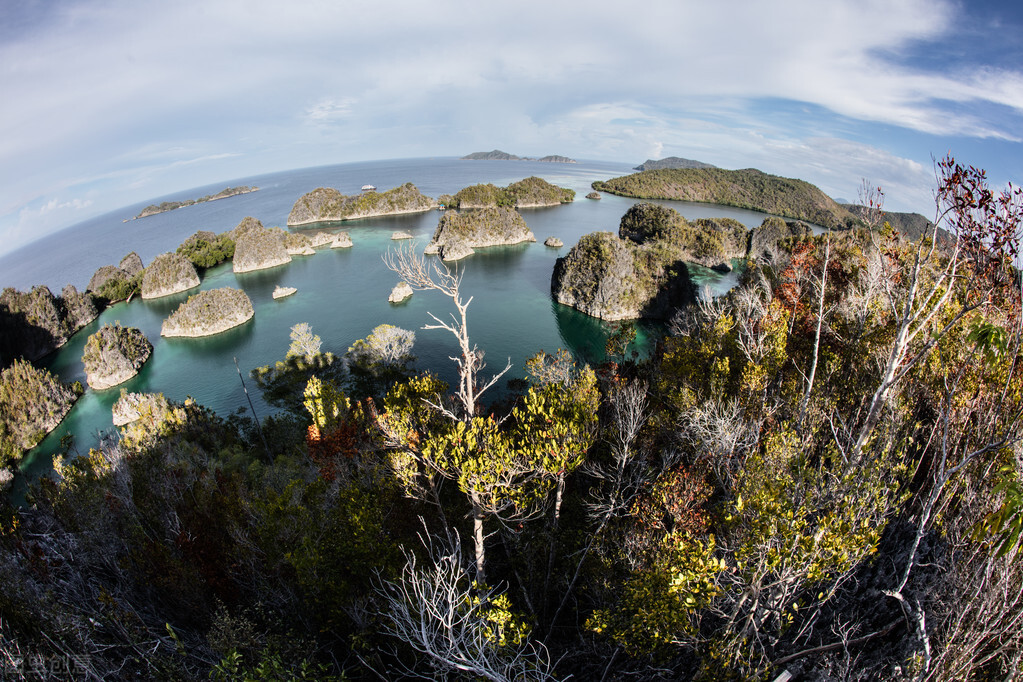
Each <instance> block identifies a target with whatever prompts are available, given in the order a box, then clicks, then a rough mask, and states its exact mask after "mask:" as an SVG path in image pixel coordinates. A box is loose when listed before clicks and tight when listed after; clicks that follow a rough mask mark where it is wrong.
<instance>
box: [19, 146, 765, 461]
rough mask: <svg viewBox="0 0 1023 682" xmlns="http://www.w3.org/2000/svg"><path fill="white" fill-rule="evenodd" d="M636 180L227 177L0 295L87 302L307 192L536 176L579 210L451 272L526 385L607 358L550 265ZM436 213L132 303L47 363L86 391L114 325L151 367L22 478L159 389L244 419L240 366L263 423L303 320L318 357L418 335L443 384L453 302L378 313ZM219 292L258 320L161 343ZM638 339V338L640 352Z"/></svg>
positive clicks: (84, 236)
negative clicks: (534, 372)
mask: <svg viewBox="0 0 1023 682" xmlns="http://www.w3.org/2000/svg"><path fill="white" fill-rule="evenodd" d="M631 172H633V171H632V169H631V165H629V164H622V163H606V162H586V161H583V162H579V163H577V164H559V163H539V162H530V161H462V160H459V159H455V158H433V159H400V160H390V161H373V162H360V163H351V164H341V165H335V166H323V167H318V168H306V169H301V170H292V171H286V172H280V173H272V174H267V175H260V176H254V177H247V178H237V179H233V180H228V181H225V182H221V183H218V184H216V185H207V186H204V187H196V188H194V189H190V190H187V191H184V192H180V193H176V194H173V195H168V196H164V197H157V198H154V199H151V200H148V201H145V202H142V203H139V204H137V205H134V206H126V207H124V208H123V209H119V210H117V211H114V212H112V213H109V214H107V215H104V216H101V217H98V218H94V219H92V220H88V221H86V222H83V223H80V224H78V225H75V226H73V227H70V228H67V229H66V230H63V231H61V232H59V233H56V234H54V235H51V236H48V237H45V238H43V239H40V240H39V241H37V242H34V243H32V244H29V245H28V246H25V247H23V248H21V249H20V250H18V251H16V252H14V253H11V254H8V255H6V256H4V257H2V258H0V287H7V286H13V287H15V288H18V289H21V290H27V289H29V288H31V287H32V286H33V285H36V284H45V285H47V286H49V287H50V289H51V290H52V291H53V292H54V293H55V294H58V293H59V291H60V289H61V288H62V287H63V286H64V285H65V284H74V285H75V286H76V287H78V288H79V289H84V288H85V285H86V284H87V283H88V281H89V278H90V277H91V276H92V273H93V272H94V271H95V270H96V269H97V268H99V267H100V266H103V265H116V264H117V263H118V262H119V261H120V260H121V258H122V257H123V256H124V255H125V254H127V253H128V252H130V251H135V252H136V253H138V254H139V256H141V257H142V261H143V263H145V264H146V265H148V264H149V263H150V262H151V261H152V259H153V257H154V256H156V255H158V254H160V253H163V252H166V251H173V250H174V249H175V248H177V246H178V245H179V244H180V243H181V242H182V241H184V239H185V238H187V237H188V236H189V235H191V234H193V233H194V232H196V231H197V230H209V231H212V232H218V233H219V232H223V231H226V230H230V229H232V228H233V227H234V226H235V225H237V224H238V222H239V221H240V220H241V219H242V218H244V217H246V216H253V217H255V218H258V219H259V220H261V221H262V222H263V224H264V225H266V226H267V227H271V226H274V225H279V226H281V227H285V226H286V222H287V216H288V213H289V212H290V211H291V207H292V206H293V205H294V203H295V201H296V200H297V199H298V198H299V197H301V196H302V195H303V194H305V193H306V192H308V191H310V190H312V189H315V188H317V187H334V188H336V189H338V190H340V191H341V192H342V193H344V194H354V193H358V192H359V190H360V188H361V187H362V186H363V185H365V184H372V185H375V186H376V187H377V188H378V189H379V190H380V191H384V190H387V189H390V188H392V187H396V186H398V185H400V184H403V183H405V182H412V183H414V184H415V185H416V186H417V187H418V188H419V190H420V191H421V192H422V193H423V194H426V195H428V196H431V197H435V198H436V197H437V196H439V195H441V194H445V193H448V194H454V193H455V192H457V191H458V190H459V189H462V188H463V187H466V186H469V185H473V184H477V183H486V182H491V183H494V184H496V185H499V186H504V185H507V184H509V183H511V182H515V181H517V180H521V179H523V178H526V177H529V176H532V175H536V176H539V177H542V178H544V179H545V180H547V181H548V182H551V183H554V184H556V185H559V186H562V187H568V188H570V189H573V190H575V192H576V199H575V202H574V203H572V204H566V205H562V206H556V207H551V208H542V209H524V210H522V215H523V217H524V218H525V220H526V223H527V224H528V225H529V227H530V229H532V231H533V233H534V234H535V235H536V238H537V240H538V241H537V242H536V243H531V244H521V245H516V246H510V247H494V248H490V249H480V250H477V253H476V254H475V255H473V256H470V257H469V258H466V259H464V260H463V261H460V262H459V264H458V268H460V269H462V270H463V272H464V279H463V284H462V290H463V292H464V293H465V295H466V296H472V297H473V300H472V304H471V305H470V307H469V333H470V338H471V339H472V341H473V342H475V343H476V344H477V345H478V346H479V347H480V348H481V349H483V350H484V351H485V352H486V357H487V360H488V364H489V368H488V369H491V370H494V371H499V370H500V369H502V368H503V367H504V365H505V363H506V361H507V360H508V359H510V360H511V362H512V365H513V367H512V370H511V371H510V372H509V374H508V375H506V378H512V377H521V376H523V367H524V363H525V360H526V359H527V358H528V357H530V356H531V355H533V354H535V353H536V352H537V351H539V350H541V349H542V350H546V351H555V350H557V349H558V348H567V349H569V350H571V351H572V352H573V353H574V354H575V355H576V356H577V357H578V358H581V359H583V360H586V361H589V362H595V361H599V360H600V359H601V358H602V356H603V348H604V343H605V340H606V337H607V334H608V331H609V329H610V326H609V325H605V324H604V323H601V322H600V321H598V320H595V319H593V318H590V317H588V316H586V315H583V314H581V313H579V312H577V311H575V310H573V309H571V308H566V307H564V306H561V305H558V304H556V303H554V302H553V301H552V299H551V295H550V280H551V272H552V270H553V267H554V262H555V260H556V259H557V258H558V256H561V255H564V254H565V253H567V252H568V250H569V248H571V246H572V245H574V244H575V243H576V241H577V240H578V239H579V237H581V236H582V235H584V234H587V233H589V232H594V231H597V230H606V231H613V232H617V230H618V223H619V221H620V219H621V217H622V215H623V214H624V213H625V212H626V211H627V210H628V208H629V207H630V206H632V205H633V204H634V203H636V200H634V199H626V198H622V197H615V196H612V195H609V194H605V195H603V198H602V199H601V200H599V201H596V200H591V199H586V198H585V196H586V194H587V193H588V192H589V191H590V183H591V182H593V181H594V180H605V179H608V178H611V177H617V176H620V175H627V174H629V173H631ZM239 185H254V186H258V187H259V188H260V189H259V191H257V192H253V193H250V194H244V195H240V196H235V197H230V198H227V199H222V200H218V201H214V202H208V203H202V204H196V205H194V206H189V207H185V208H180V209H177V210H174V211H169V212H166V213H162V214H159V215H155V216H150V217H148V218H142V219H139V220H128V221H127V222H125V219H127V218H131V217H132V216H134V215H136V214H138V213H139V211H141V209H142V208H143V207H145V206H146V205H148V204H152V203H159V202H160V201H172V200H186V199H194V198H197V197H200V196H204V195H207V194H211V193H215V192H217V191H219V190H221V189H223V188H225V187H236V186H239ZM658 203H663V204H665V205H669V206H672V207H674V208H675V209H676V210H678V211H679V212H680V213H681V214H682V215H684V216H685V217H687V218H690V219H694V218H701V217H714V216H721V217H732V218H735V219H737V220H739V221H740V222H742V223H743V224H745V225H746V226H747V227H755V226H757V225H759V224H760V223H761V222H762V221H763V219H764V218H765V215H764V214H762V213H757V212H754V211H744V210H740V209H733V208H728V207H723V206H714V205H710V204H691V203H685V202H670V201H665V202H658ZM441 215H442V213H441V212H440V211H429V212H426V213H421V214H414V215H406V216H393V217H379V218H370V219H365V220H357V221H349V222H346V223H344V224H336V223H335V224H331V225H330V226H329V227H317V226H312V227H307V228H295V229H296V230H298V229H302V230H309V231H313V232H315V231H318V230H319V229H326V230H327V231H331V232H338V231H340V230H347V231H348V232H349V233H350V234H351V237H352V241H353V242H354V247H353V248H351V249H334V250H331V249H327V248H325V249H318V250H317V252H316V254H315V255H313V256H295V257H294V258H293V260H292V262H291V263H290V264H289V265H285V266H281V267H278V268H273V269H270V270H263V271H259V272H253V273H246V274H240V275H236V274H234V273H233V272H232V270H231V264H230V263H227V264H225V265H221V266H218V267H216V268H213V269H211V270H208V271H207V272H206V273H205V275H204V277H203V281H202V284H201V286H200V287H198V288H196V289H193V290H191V291H188V292H184V293H182V294H178V295H175V296H169V297H166V298H161V299H157V300H150V301H143V300H141V299H135V300H133V301H132V302H131V303H130V304H129V303H120V304H117V305H114V306H112V307H110V308H108V309H107V310H105V311H104V312H103V313H102V314H101V315H100V316H99V318H98V319H97V320H96V321H94V322H93V323H92V324H90V325H88V326H86V327H85V328H83V329H82V330H81V331H79V332H78V333H77V334H76V335H75V336H74V337H73V338H72V339H71V340H70V341H69V342H68V343H67V344H66V345H65V346H64V347H63V348H61V349H59V350H58V351H57V352H56V353H54V354H53V355H51V356H50V357H48V358H46V359H45V360H43V361H42V362H41V364H43V365H45V366H46V367H48V368H49V369H50V370H51V371H53V372H54V373H56V374H57V375H58V376H59V377H60V378H61V379H62V380H63V381H65V382H71V381H76V380H77V381H81V382H82V384H83V385H85V372H84V368H83V366H82V362H81V355H82V350H83V347H84V346H85V341H86V339H87V338H88V336H89V335H90V334H92V333H94V332H95V331H96V330H97V329H99V328H100V327H101V326H102V325H103V324H105V323H113V322H115V321H117V322H120V323H121V324H122V325H125V326H131V327H137V328H139V329H141V330H142V331H143V332H144V333H145V335H146V336H147V337H148V338H149V340H150V342H152V343H153V345H154V352H153V355H152V357H151V358H150V360H149V361H148V363H147V364H146V365H145V367H144V368H143V370H142V372H141V373H140V374H139V375H138V376H136V377H134V378H133V379H132V380H130V381H128V382H127V383H125V384H122V385H121V386H118V387H115V388H111V389H107V390H103V391H94V390H92V389H88V388H87V389H86V393H85V395H84V396H82V398H81V399H80V400H79V401H78V402H77V403H76V405H75V407H74V408H73V409H72V410H71V412H70V413H69V415H68V416H67V418H65V420H64V422H63V423H62V424H61V425H60V426H59V427H58V428H57V429H56V430H55V431H54V432H53V433H51V434H50V435H49V436H47V437H46V439H45V440H44V441H43V442H42V443H41V444H40V445H39V446H38V447H37V448H36V449H35V450H33V451H32V452H31V453H29V455H28V456H27V457H26V458H25V460H24V462H23V465H22V471H23V472H24V473H25V474H27V475H28V476H29V477H32V476H35V475H38V474H40V473H44V472H46V471H48V470H49V469H50V467H51V458H52V455H53V454H54V453H55V452H58V451H60V449H61V439H62V438H64V437H65V436H67V435H71V436H73V438H74V447H75V449H76V450H77V451H78V452H87V451H88V448H89V447H91V446H93V445H95V444H96V443H97V441H98V438H99V435H100V434H101V433H102V432H109V431H111V430H112V429H113V428H114V427H113V423H112V420H111V413H110V408H111V406H112V405H113V403H114V402H115V401H116V400H117V397H118V396H119V395H120V391H121V388H125V389H127V390H128V391H146V392H160V393H163V394H164V395H166V396H167V397H168V398H170V399H172V400H177V401H180V400H184V399H185V398H186V397H188V396H191V397H193V398H194V399H195V400H196V401H198V402H199V403H201V404H203V405H206V406H208V407H210V408H212V409H214V410H215V411H217V412H218V413H220V414H222V415H227V414H230V413H233V412H235V411H236V410H238V409H239V408H243V409H245V410H246V411H247V412H248V406H247V402H246V399H245V394H244V392H243V390H242V386H241V383H240V382H239V377H238V373H237V371H236V369H235V364H234V360H235V358H236V359H237V362H238V365H239V366H240V368H241V371H242V372H243V373H244V374H245V376H246V380H247V385H248V387H249V392H250V394H251V395H252V397H253V399H254V401H255V408H256V413H257V416H258V417H260V418H262V417H265V416H267V415H268V414H271V413H272V412H273V409H272V408H270V407H269V406H267V405H266V404H265V403H264V402H263V401H262V400H261V399H260V397H259V391H258V389H257V388H256V387H255V385H254V382H252V381H251V380H248V372H249V370H251V369H252V368H254V367H258V366H260V365H267V364H272V363H273V362H275V361H277V360H280V359H282V358H283V357H284V354H285V352H286V351H287V349H288V346H289V343H290V339H289V333H290V329H291V327H292V326H293V325H295V324H297V323H299V322H308V323H310V324H311V325H312V327H313V331H314V333H316V334H317V335H318V336H320V337H321V339H322V340H323V347H322V349H323V350H325V351H331V352H333V353H335V354H337V355H341V354H343V353H344V352H345V351H346V350H347V349H348V347H349V346H350V345H351V344H352V342H353V341H355V340H356V339H360V338H364V337H365V336H367V335H368V334H369V333H370V332H371V331H372V330H373V328H374V327H376V326H377V325H379V324H384V323H387V324H393V325H397V326H399V327H403V328H405V329H410V330H413V331H415V332H416V344H415V350H414V352H415V355H416V356H417V358H418V360H417V367H418V368H419V369H430V370H433V371H435V372H437V373H438V374H439V375H440V376H441V377H442V378H444V379H445V380H447V381H449V382H450V381H452V380H453V378H454V365H453V363H452V362H451V360H450V358H449V356H451V355H454V354H456V352H457V346H456V344H455V340H454V338H453V337H452V336H451V335H450V334H449V333H448V332H445V331H442V330H427V331H424V330H422V329H421V327H422V326H423V325H424V324H426V323H428V322H429V321H430V320H429V317H428V313H433V314H435V315H437V316H438V317H446V316H447V315H448V313H450V312H452V311H453V310H454V309H453V307H452V306H451V304H450V301H449V299H447V298H445V297H444V296H442V295H440V294H439V293H436V292H416V293H415V294H414V295H413V296H412V298H411V299H409V300H408V301H406V302H404V303H402V304H398V305H393V304H390V303H388V301H387V296H388V294H389V293H390V291H391V288H392V287H393V286H394V285H395V284H397V282H398V278H397V276H396V275H395V274H394V273H393V272H391V271H390V270H388V269H387V268H386V267H385V266H384V264H383V262H382V260H381V256H382V255H383V254H385V253H386V252H387V250H388V249H389V248H393V247H394V245H395V244H396V243H395V242H392V241H391V238H390V237H391V234H392V232H394V231H396V230H405V231H408V232H410V233H412V234H413V235H414V236H415V237H416V240H417V241H416V243H417V246H418V248H419V250H420V251H421V250H422V248H423V247H424V246H425V245H426V243H427V242H428V241H429V239H430V237H431V236H432V234H433V231H434V229H435V228H436V226H437V222H438V220H439V219H440V216H441ZM552 235H553V236H557V237H559V238H560V239H561V240H562V241H563V242H564V243H565V246H564V247H562V248H560V249H553V248H549V247H546V246H544V245H543V240H544V239H545V238H547V237H548V236H552ZM694 270H695V271H696V276H697V277H698V280H699V282H700V283H701V284H703V285H706V286H708V287H710V288H711V290H712V291H714V292H716V293H720V292H723V291H726V290H727V289H728V288H730V287H731V286H732V285H734V283H735V278H736V275H735V274H734V273H733V274H730V275H725V276H721V275H718V274H716V273H714V272H712V271H710V270H706V269H703V268H699V267H694ZM278 284H279V285H282V286H294V287H297V288H298V293H297V294H295V295H294V296H290V297H288V298H284V299H281V300H277V301H275V300H273V298H272V297H271V294H272V292H273V290H274V287H275V286H276V285H278ZM224 286H230V287H236V288H240V289H243V290H244V291H245V292H246V293H247V294H248V295H249V297H250V298H251V299H252V303H253V306H254V308H255V311H256V312H255V317H254V318H253V319H252V320H250V321H249V322H247V323H246V324H244V325H242V326H240V327H236V328H235V329H232V330H230V331H228V332H225V333H223V334H219V335H216V336H213V337H208V338H204V339H182V338H176V339H164V338H161V337H160V326H161V324H162V321H163V319H164V318H166V317H167V316H168V315H169V314H170V313H171V312H172V311H173V310H174V309H175V308H176V307H177V306H178V305H179V304H180V303H181V302H182V301H184V300H185V299H186V298H187V297H188V296H190V295H192V294H195V293H196V292H197V291H199V290H201V289H213V288H218V287H224ZM643 336H644V333H643V330H642V329H641V333H640V339H639V342H640V343H641V344H642V342H643V340H644V339H643ZM486 374H487V370H484V375H486ZM497 395H499V392H498V393H495V396H497Z"/></svg>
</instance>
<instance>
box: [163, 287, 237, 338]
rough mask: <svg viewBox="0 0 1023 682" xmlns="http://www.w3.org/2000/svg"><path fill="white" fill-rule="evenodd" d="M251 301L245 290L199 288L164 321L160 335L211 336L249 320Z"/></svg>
mask: <svg viewBox="0 0 1023 682" xmlns="http://www.w3.org/2000/svg"><path fill="white" fill-rule="evenodd" d="M254 314H255V312H254V311H253V309H252V301H251V300H250V299H249V297H248V296H247V295H246V294H245V292H244V291H240V290H238V289H231V288H229V287H224V288H222V289H209V290H207V291H200V292H199V293H198V294H196V295H194V296H189V297H188V300H187V301H185V302H184V303H182V304H181V305H180V306H178V309H177V310H175V311H174V312H173V313H171V316H170V317H168V318H167V319H166V320H164V322H163V327H162V328H161V330H160V335H161V336H187V337H198V336H210V335H211V334H219V333H220V332H224V331H227V330H228V329H231V328H232V327H237V326H238V325H240V324H242V323H244V322H246V321H248V320H250V319H252V316H253V315H254Z"/></svg>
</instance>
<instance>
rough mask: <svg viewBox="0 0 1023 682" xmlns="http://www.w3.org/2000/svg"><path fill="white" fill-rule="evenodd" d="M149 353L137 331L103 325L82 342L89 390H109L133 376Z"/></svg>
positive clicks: (146, 345) (149, 344) (117, 325)
mask: <svg viewBox="0 0 1023 682" xmlns="http://www.w3.org/2000/svg"><path fill="white" fill-rule="evenodd" d="M152 352H153V344H151V343H149V339H147V338H146V337H145V335H144V334H143V333H142V332H141V331H140V330H138V329H135V328H134V327H122V326H121V324H120V323H119V322H118V323H115V324H112V325H110V324H105V325H103V327H101V328H100V330H99V331H97V332H96V333H95V334H93V335H92V336H90V337H89V338H88V340H87V341H86V342H85V348H84V350H83V352H82V364H83V365H85V376H86V377H87V379H88V382H89V386H91V387H93V388H109V387H111V386H116V385H117V384H120V383H123V382H125V381H127V380H128V379H130V378H131V377H133V376H135V375H136V374H137V373H138V371H139V369H140V368H141V367H142V365H144V364H145V362H146V360H148V359H149V356H150V354H151V353H152Z"/></svg>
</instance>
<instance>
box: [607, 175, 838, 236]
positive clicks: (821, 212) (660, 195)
mask: <svg viewBox="0 0 1023 682" xmlns="http://www.w3.org/2000/svg"><path fill="white" fill-rule="evenodd" d="M593 189H595V190H597V191H600V192H609V193H611V194H619V195H622V196H627V197H635V198H637V199H678V200H681V201H701V202H707V203H712V204H721V205H724V206H735V207H737V208H748V209H750V210H754V211H761V212H763V213H771V214H774V215H780V216H785V217H787V218H796V219H797V220H806V221H808V222H811V223H814V224H816V225H821V226H823V227H832V228H841V227H851V226H852V225H853V224H854V223H855V218H854V217H853V216H852V214H850V213H849V212H848V211H847V210H845V209H843V208H842V207H840V206H839V205H838V204H836V203H835V202H834V201H833V200H831V199H830V198H829V197H828V196H826V195H825V194H824V193H823V192H821V191H820V190H819V189H818V188H816V187H814V186H813V185H811V184H810V183H808V182H805V181H803V180H794V179H790V178H782V177H778V176H776V175H768V174H767V173H763V172H761V171H758V170H756V169H753V168H747V169H745V170H734V171H733V170H724V169H721V168H672V169H659V170H648V171H643V172H640V173H633V174H632V175H627V176H624V177H620V178H612V179H610V180H605V181H600V180H598V181H596V182H594V183H593Z"/></svg>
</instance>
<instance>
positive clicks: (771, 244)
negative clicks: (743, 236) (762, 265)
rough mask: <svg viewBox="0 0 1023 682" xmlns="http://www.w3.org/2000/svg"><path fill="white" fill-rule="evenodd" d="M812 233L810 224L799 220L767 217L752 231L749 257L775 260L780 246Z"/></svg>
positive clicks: (760, 259)
mask: <svg viewBox="0 0 1023 682" xmlns="http://www.w3.org/2000/svg"><path fill="white" fill-rule="evenodd" d="M812 234H813V232H812V231H811V230H810V226H809V225H807V224H806V223H803V222H800V221H798V220H790V221H785V220H782V219H781V218H774V217H771V218H767V219H766V220H764V222H762V223H761V224H760V225H759V226H758V227H755V228H753V231H752V232H751V233H750V237H749V251H748V252H747V253H748V257H749V258H750V259H751V260H754V261H767V262H773V260H774V256H775V252H776V251H777V249H778V248H779V247H780V246H784V245H785V244H786V242H790V241H791V242H795V241H798V240H800V239H805V238H807V237H809V236H811V235H812Z"/></svg>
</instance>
